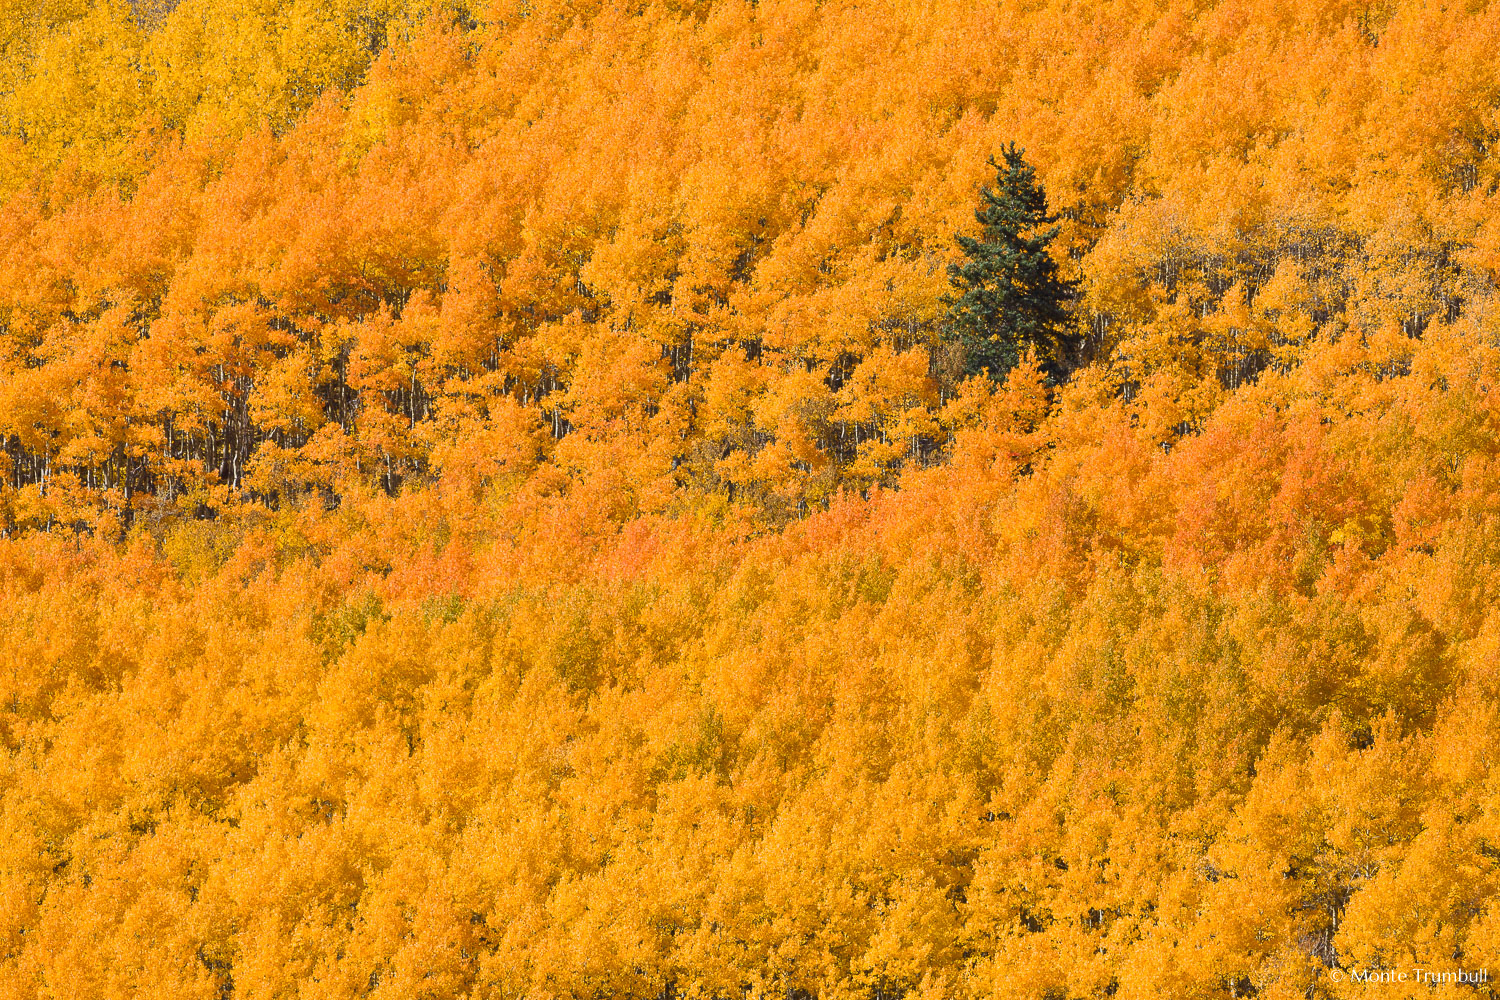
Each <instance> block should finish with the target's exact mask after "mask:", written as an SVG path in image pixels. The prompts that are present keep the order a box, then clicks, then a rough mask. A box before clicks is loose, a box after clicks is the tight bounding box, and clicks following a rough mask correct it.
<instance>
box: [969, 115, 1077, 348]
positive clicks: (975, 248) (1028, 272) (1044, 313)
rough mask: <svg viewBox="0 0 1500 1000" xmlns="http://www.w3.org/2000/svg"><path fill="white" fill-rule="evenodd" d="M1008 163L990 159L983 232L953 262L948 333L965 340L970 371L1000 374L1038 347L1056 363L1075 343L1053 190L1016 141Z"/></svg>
mask: <svg viewBox="0 0 1500 1000" xmlns="http://www.w3.org/2000/svg"><path fill="white" fill-rule="evenodd" d="M1004 157H1005V162H1004V164H1000V163H996V162H995V158H994V157H990V166H992V167H994V168H995V188H994V190H991V189H990V188H988V187H984V188H981V189H980V195H981V198H982V201H981V204H980V207H979V209H978V210H977V211H976V212H975V213H974V218H975V219H977V220H978V221H979V224H980V226H981V227H983V229H982V232H981V233H980V235H979V236H978V237H977V238H976V237H972V236H958V237H957V240H958V245H959V248H960V249H962V250H963V252H964V255H965V256H966V257H967V258H968V259H967V260H965V261H963V262H961V263H957V264H950V265H949V266H948V280H949V282H950V283H951V284H952V285H953V288H954V294H951V295H945V296H943V304H944V305H946V306H947V307H948V314H947V318H946V322H945V324H944V330H945V333H946V334H947V336H949V337H952V338H955V339H958V340H961V341H962V342H963V344H964V347H965V349H966V353H967V360H966V369H967V371H968V372H969V373H970V374H974V373H977V372H981V371H986V370H988V371H989V373H990V377H992V378H1000V377H1001V376H1003V375H1004V374H1005V373H1006V372H1008V371H1009V370H1010V369H1011V368H1013V367H1014V366H1015V364H1016V362H1017V361H1018V360H1019V358H1020V354H1021V351H1022V350H1023V349H1024V348H1025V347H1027V346H1033V347H1035V348H1036V349H1037V352H1038V354H1039V355H1040V356H1041V357H1042V358H1044V359H1046V360H1047V362H1048V363H1049V364H1050V365H1051V366H1053V367H1054V368H1055V366H1056V363H1057V362H1058V361H1059V360H1061V355H1062V354H1063V353H1064V349H1065V348H1066V347H1067V346H1068V344H1069V341H1070V336H1069V322H1068V305H1067V304H1068V300H1069V299H1070V298H1071V297H1072V295H1073V289H1074V283H1073V282H1070V281H1066V280H1064V279H1063V278H1062V277H1060V276H1059V274H1058V269H1057V261H1055V260H1053V259H1052V255H1051V254H1050V253H1048V252H1047V246H1048V244H1050V243H1051V242H1052V240H1053V239H1054V238H1055V237H1056V236H1057V233H1058V229H1057V227H1056V226H1055V225H1053V223H1055V222H1056V221H1057V216H1055V215H1050V214H1048V212H1047V195H1046V192H1045V191H1043V190H1042V186H1041V185H1040V184H1039V183H1037V179H1036V172H1035V171H1034V170H1032V168H1031V165H1030V164H1029V163H1027V162H1026V159H1025V156H1024V155H1023V153H1022V151H1021V150H1019V149H1017V148H1016V146H1015V144H1014V143H1011V144H1010V146H1009V147H1008V148H1007V149H1005V150H1004Z"/></svg>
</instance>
